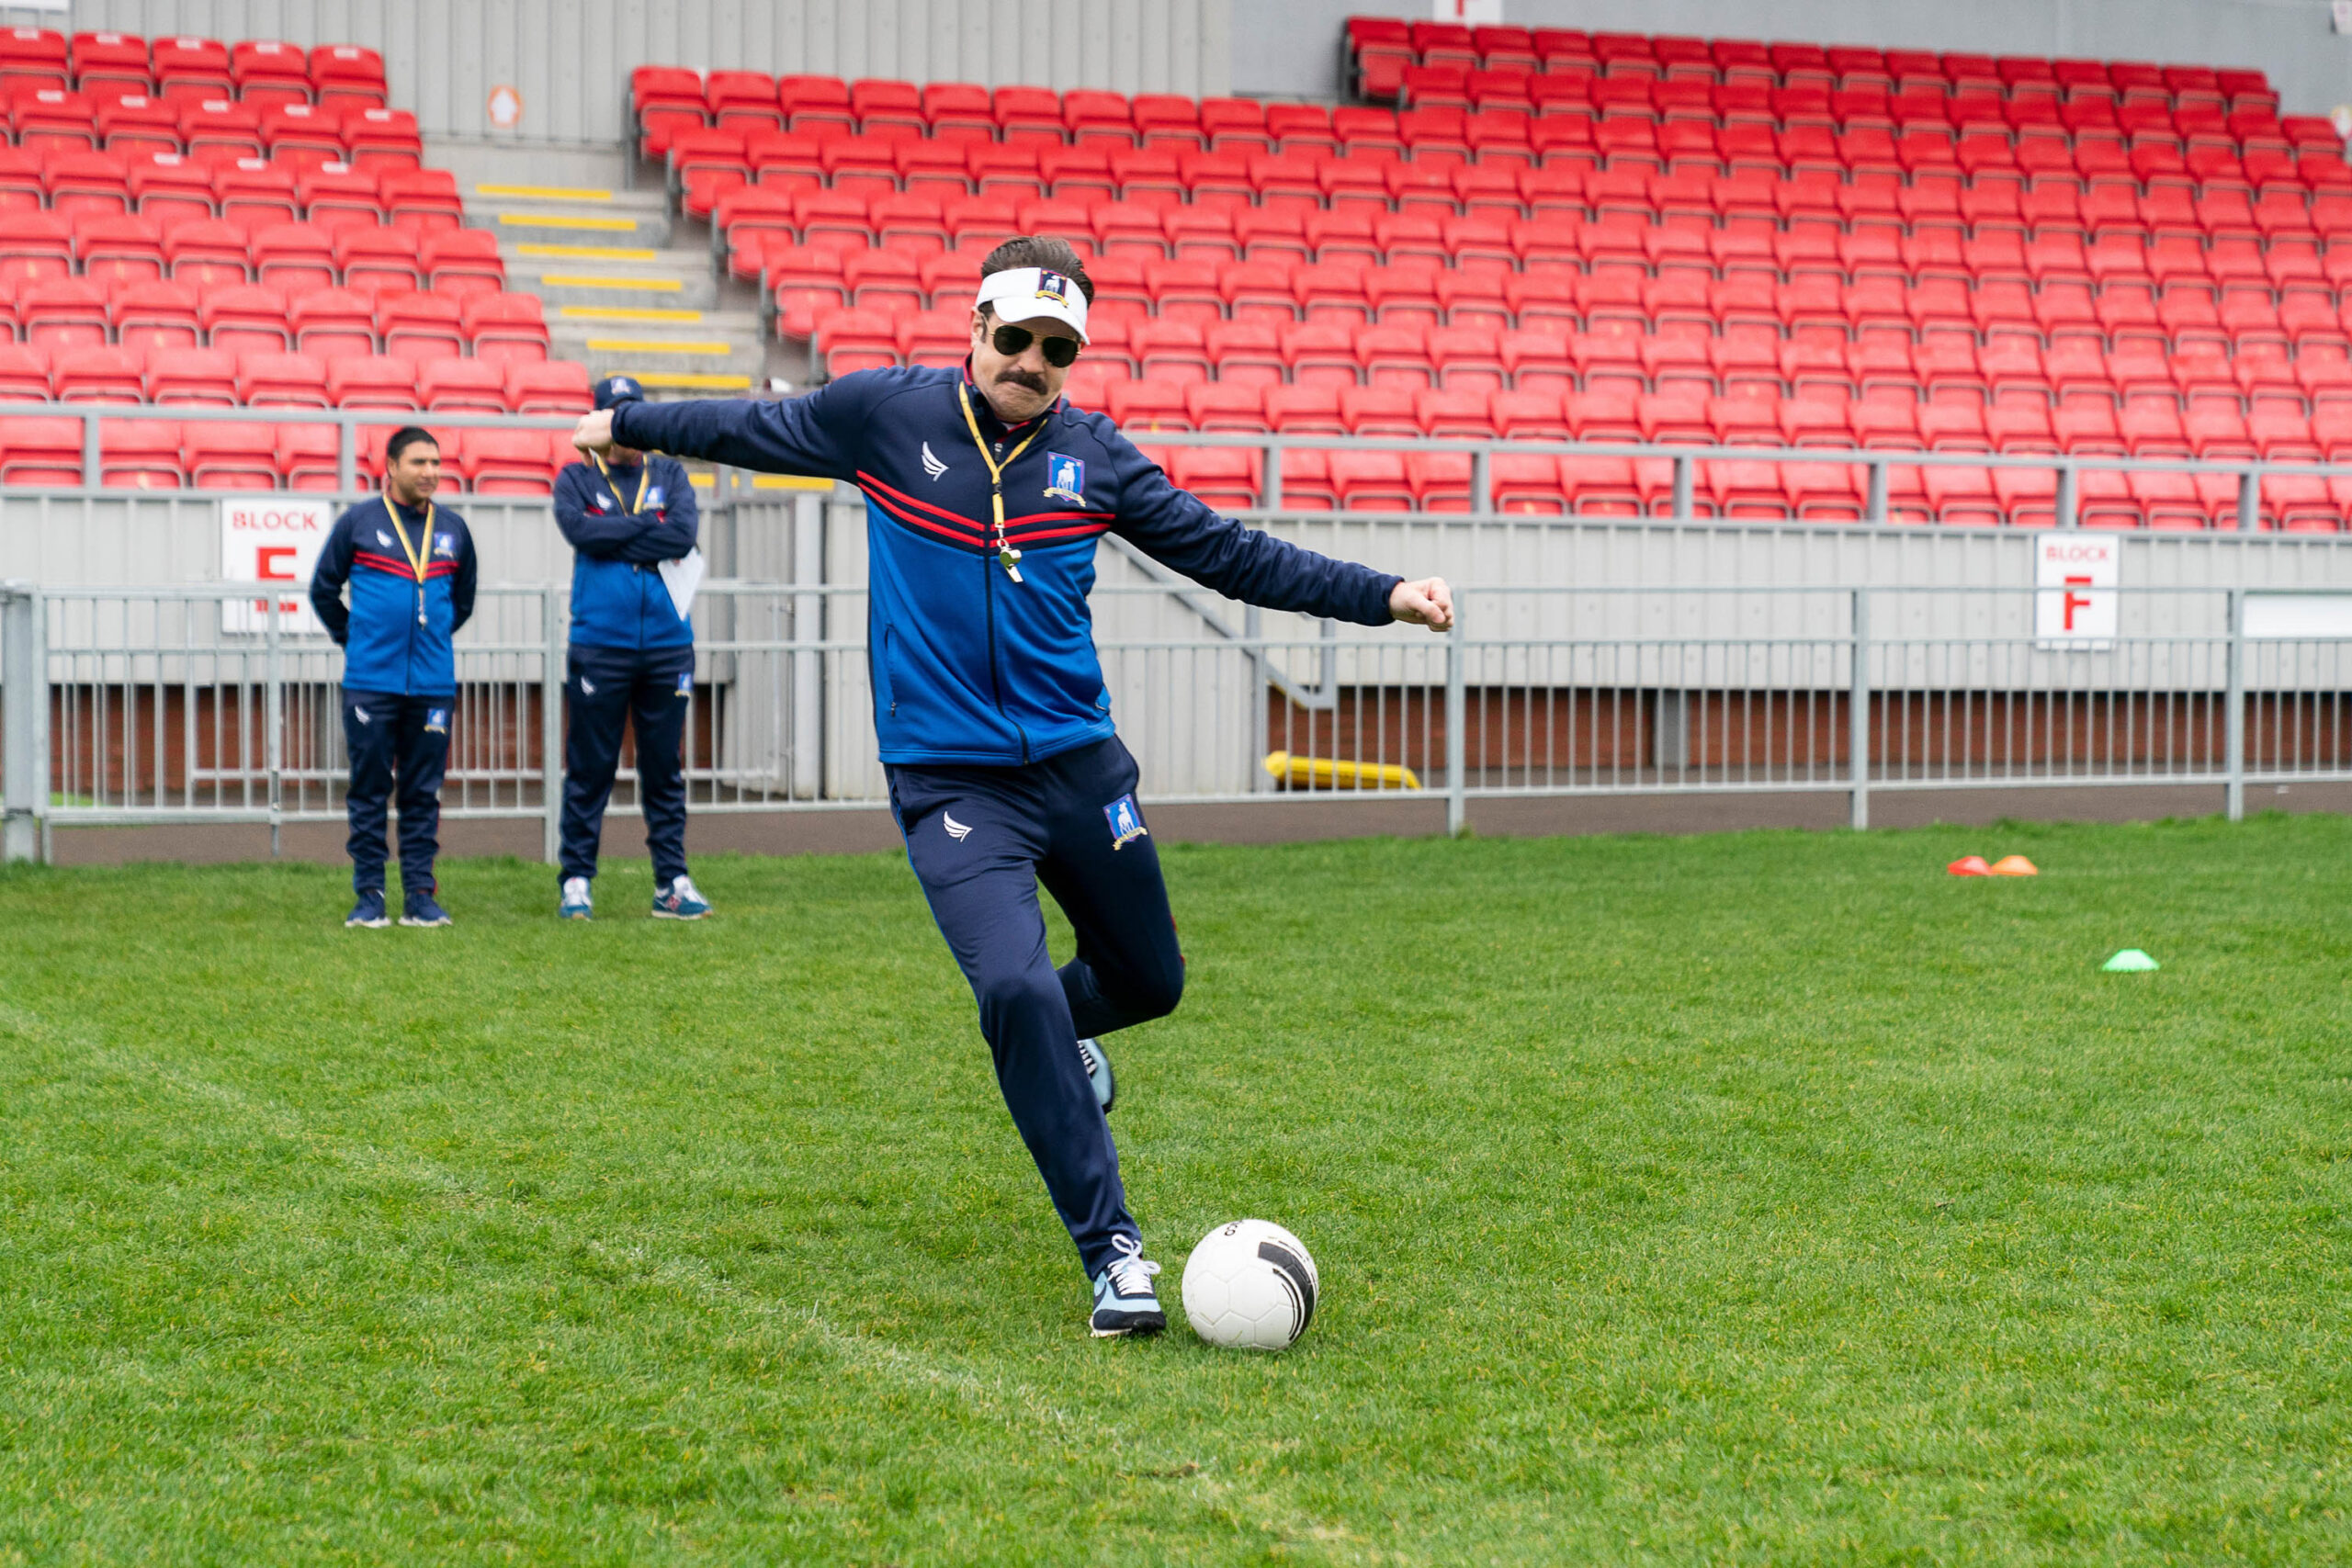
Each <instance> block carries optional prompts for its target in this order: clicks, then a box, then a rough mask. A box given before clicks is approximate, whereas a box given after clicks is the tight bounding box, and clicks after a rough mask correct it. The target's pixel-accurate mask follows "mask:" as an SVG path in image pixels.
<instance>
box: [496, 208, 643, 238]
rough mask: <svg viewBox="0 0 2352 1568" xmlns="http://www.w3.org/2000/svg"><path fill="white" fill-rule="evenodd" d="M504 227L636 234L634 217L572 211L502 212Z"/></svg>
mask: <svg viewBox="0 0 2352 1568" xmlns="http://www.w3.org/2000/svg"><path fill="white" fill-rule="evenodd" d="M498 226H499V227H500V228H502V229H594V230H596V231H600V232H607V231H608V232H611V233H615V234H634V233H636V232H637V220H636V219H634V218H595V217H591V216H590V215H588V214H587V213H584V212H582V213H572V212H502V213H500V214H499V215H498Z"/></svg>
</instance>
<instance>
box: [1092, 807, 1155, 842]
mask: <svg viewBox="0 0 2352 1568" xmlns="http://www.w3.org/2000/svg"><path fill="white" fill-rule="evenodd" d="M1103 820H1104V821H1106V822H1108V823H1110V824H1111V847H1112V848H1113V849H1114V850H1124V849H1125V848H1126V847H1127V846H1128V845H1129V844H1132V843H1134V842H1135V841H1136V840H1137V839H1148V838H1150V837H1151V829H1148V828H1146V827H1145V826H1144V825H1143V813H1141V812H1139V811H1137V810H1136V797H1135V796H1134V795H1121V796H1119V798H1118V799H1116V800H1114V801H1113V802H1112V803H1111V804H1110V805H1108V806H1106V807H1103Z"/></svg>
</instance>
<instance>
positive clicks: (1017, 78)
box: [0, 0, 1233, 142]
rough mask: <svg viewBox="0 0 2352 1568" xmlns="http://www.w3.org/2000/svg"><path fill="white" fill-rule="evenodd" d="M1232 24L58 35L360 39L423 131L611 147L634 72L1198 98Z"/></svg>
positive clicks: (732, 4) (683, 12)
mask: <svg viewBox="0 0 2352 1568" xmlns="http://www.w3.org/2000/svg"><path fill="white" fill-rule="evenodd" d="M1232 17H1233V0H74V6H73V9H72V20H71V23H70V28H119V29H121V30H122V31H125V32H137V33H144V34H147V35H149V36H153V35H155V34H159V33H160V34H171V33H178V32H188V33H199V34H202V35H204V36H207V37H211V38H226V39H246V38H277V39H288V40H289V41H291V42H294V43H301V44H311V43H361V44H367V45H368V46H369V47H371V48H374V49H379V50H381V51H383V53H384V63H385V69H386V71H387V72H388V73H389V74H390V78H391V85H392V100H393V102H394V103H395V104H396V105H397V106H399V107H402V108H409V109H413V110H414V111H415V112H416V117H417V118H418V120H419V121H420V122H421V123H422V125H423V126H424V132H425V134H426V135H428V136H468V137H471V136H481V137H487V136H492V134H493V132H492V130H491V126H490V121H489V118H488V116H487V114H486V113H485V109H484V106H485V105H486V104H487V103H488V101H489V97H490V93H491V90H492V88H493V87H496V86H500V85H508V86H512V87H514V88H515V89H516V90H517V91H518V92H520V93H521V94H522V96H523V106H524V120H523V124H522V125H521V127H520V128H518V130H516V132H515V136H516V138H518V139H520V140H526V141H567V142H583V141H585V142H600V141H601V142H613V141H619V140H620V138H621V99H622V96H623V93H624V91H625V86H626V84H627V82H628V73H629V68H630V67H632V66H635V65H641V64H645V63H648V62H659V63H662V64H678V65H691V66H695V67H696V68H698V69H704V70H707V69H710V68H712V67H734V68H738V69H743V70H754V71H770V72H789V71H809V72H820V73H831V74H833V75H839V76H898V77H906V78H910V79H911V80H913V81H917V82H933V81H937V82H948V81H955V82H979V83H984V84H986V85H990V86H994V85H999V84H1001V83H1009V82H1018V83H1024V84H1034V85H1045V86H1052V87H1057V88H1069V87H1109V88H1113V89H1115V90H1116V91H1119V92H1122V93H1182V94H1186V95H1189V96H1213V95H1216V94H1221V93H1224V92H1225V91H1226V90H1227V86H1228V85H1229V83H1230V81H1231V78H1232V71H1233V48H1232V41H1231V39H1232ZM0 18H6V20H7V21H10V22H25V23H38V24H40V25H42V26H46V27H55V28H64V27H68V26H69V24H67V23H66V22H64V21H63V20H62V19H61V18H59V17H56V16H55V15H53V14H37V13H33V12H29V11H25V10H20V9H17V8H15V7H8V6H0Z"/></svg>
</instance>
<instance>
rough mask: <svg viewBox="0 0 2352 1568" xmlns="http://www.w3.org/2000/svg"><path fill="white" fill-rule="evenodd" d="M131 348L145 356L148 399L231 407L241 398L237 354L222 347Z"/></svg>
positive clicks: (213, 406)
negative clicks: (138, 349) (137, 349)
mask: <svg viewBox="0 0 2352 1568" xmlns="http://www.w3.org/2000/svg"><path fill="white" fill-rule="evenodd" d="M133 352H143V353H144V355H145V356H146V397H147V400H148V401H150V402H156V403H186V404H195V405H198V406H203V407H211V408H234V407H236V405H237V404H238V402H239V401H240V397H239V392H238V373H237V362H238V358H239V356H238V355H234V354H232V353H230V352H229V351H228V350H226V349H221V348H153V349H146V350H143V351H133ZM246 357H257V356H254V355H247V356H246Z"/></svg>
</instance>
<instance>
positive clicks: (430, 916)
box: [401, 893, 449, 926]
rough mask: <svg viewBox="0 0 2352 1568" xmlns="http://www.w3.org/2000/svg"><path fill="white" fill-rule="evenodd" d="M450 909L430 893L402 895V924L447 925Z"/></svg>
mask: <svg viewBox="0 0 2352 1568" xmlns="http://www.w3.org/2000/svg"><path fill="white" fill-rule="evenodd" d="M448 923H449V911H448V910H447V909H445V908H442V907H441V906H440V905H438V904H436V903H435V902H434V901H433V895H432V894H430V893H403V894H401V924H402V925H404V926H446V925H447V924H448Z"/></svg>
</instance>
